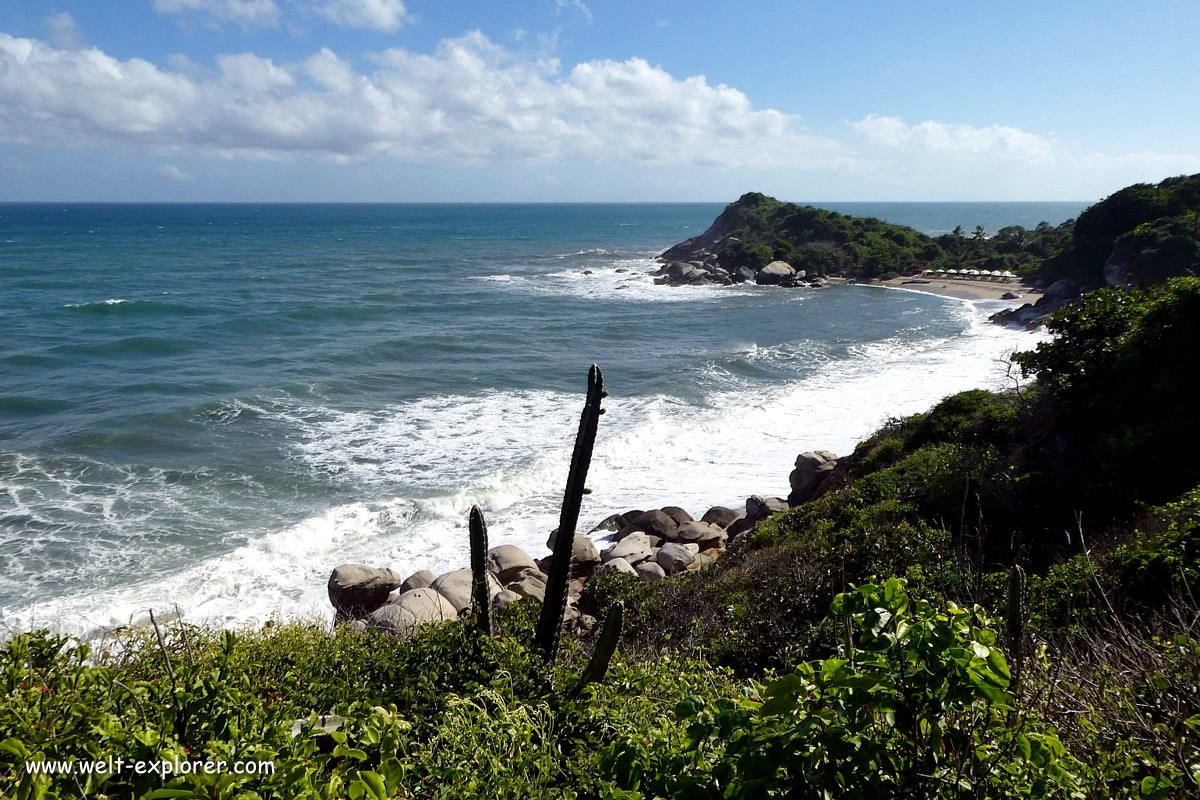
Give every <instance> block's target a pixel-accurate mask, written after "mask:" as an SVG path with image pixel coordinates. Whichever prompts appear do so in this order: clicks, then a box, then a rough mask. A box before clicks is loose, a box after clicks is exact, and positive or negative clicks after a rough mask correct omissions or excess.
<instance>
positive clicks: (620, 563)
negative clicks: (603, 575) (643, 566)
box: [600, 558, 637, 576]
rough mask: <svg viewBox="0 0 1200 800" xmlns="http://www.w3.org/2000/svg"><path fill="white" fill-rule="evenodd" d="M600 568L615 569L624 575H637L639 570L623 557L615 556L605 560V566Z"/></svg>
mask: <svg viewBox="0 0 1200 800" xmlns="http://www.w3.org/2000/svg"><path fill="white" fill-rule="evenodd" d="M600 569H601V571H603V570H609V569H615V570H616V571H617V572H620V573H622V574H624V575H635V576H636V575H637V572H636V571H634V569H633V565H632V564H630V563H629V562H628V561H626V560H625V559H623V558H614V559H612V560H610V561H605V562H604V566H603V567H601V568H600Z"/></svg>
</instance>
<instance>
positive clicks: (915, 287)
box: [860, 278, 1042, 303]
mask: <svg viewBox="0 0 1200 800" xmlns="http://www.w3.org/2000/svg"><path fill="white" fill-rule="evenodd" d="M860 285H862V286H883V287H885V288H888V289H902V290H904V291H909V292H924V293H925V294H933V295H937V296H938V297H949V298H953V299H955V300H969V301H976V300H1010V301H1012V302H1014V303H1015V302H1017V301H1018V300H1020V301H1021V302H1025V303H1032V302H1034V301H1036V300H1037V298H1039V297H1041V296H1042V292H1041V290H1039V289H1035V288H1033V287H1032V286H1030V285H1029V284H1028V283H1026V282H1024V281H1014V282H1012V283H991V282H988V281H976V280H960V279H954V278H930V279H924V278H891V279H889V280H886V281H872V282H871V283H864V284H860ZM1009 292H1011V293H1013V294H1016V295H1018V297H1017V298H1015V299H1014V298H1006V297H1004V295H1005V294H1008V293H1009Z"/></svg>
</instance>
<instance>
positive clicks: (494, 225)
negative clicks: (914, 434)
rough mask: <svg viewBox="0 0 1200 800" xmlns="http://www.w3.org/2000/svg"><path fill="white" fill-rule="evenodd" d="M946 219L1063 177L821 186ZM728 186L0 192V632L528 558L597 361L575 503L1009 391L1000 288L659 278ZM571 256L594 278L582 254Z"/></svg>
mask: <svg viewBox="0 0 1200 800" xmlns="http://www.w3.org/2000/svg"><path fill="white" fill-rule="evenodd" d="M821 205H824V206H825V207H828V208H832V209H834V210H837V211H841V212H843V213H850V214H861V215H871V216H877V217H881V218H884V219H887V220H889V221H892V222H897V223H901V224H907V225H912V226H913V227H916V228H918V229H920V230H923V231H925V232H928V233H935V234H936V233H941V232H945V231H948V230H950V229H952V228H953V227H954V226H955V225H962V227H963V228H964V229H966V230H971V229H972V228H973V227H974V226H975V225H976V224H980V225H983V226H984V228H986V229H988V230H992V231H994V230H996V229H998V228H999V227H1001V226H1003V225H1007V224H1022V225H1025V226H1027V227H1032V226H1033V225H1035V224H1037V223H1038V222H1040V221H1047V222H1050V223H1051V224H1057V223H1059V222H1061V221H1063V220H1065V219H1067V218H1069V217H1072V216H1074V215H1076V214H1077V213H1078V212H1079V211H1080V210H1082V209H1083V208H1084V207H1085V205H1086V204H1085V203H968V204H949V203H881V204H871V203H829V204H821ZM721 209H722V205H720V204H647V205H635V204H628V205H624V204H614V205H608V204H605V205H591V204H579V205H83V204H68V205H62V204H0V330H2V331H3V335H0V632H3V631H8V632H10V633H11V632H14V631H18V630H26V629H29V628H31V627H50V628H53V629H56V630H60V631H65V632H69V633H73V634H76V635H81V636H87V635H92V634H94V633H96V632H97V631H101V630H103V629H105V628H108V627H112V626H117V625H122V624H128V623H140V622H142V621H145V619H146V618H147V614H146V612H147V609H150V608H154V609H156V610H161V611H163V612H164V613H168V612H173V611H174V610H175V609H176V608H178V610H179V611H180V612H181V613H182V614H183V616H184V618H186V619H188V620H191V621H195V622H201V623H208V624H214V625H237V624H241V623H254V622H261V621H263V620H266V619H269V618H272V617H290V616H296V615H302V616H308V615H314V614H316V615H322V616H330V615H331V611H330V609H329V604H328V601H327V599H326V597H325V582H326V580H327V578H328V575H329V572H330V570H332V569H333V567H335V566H336V565H338V564H340V563H344V562H360V563H366V564H371V565H378V566H391V567H393V568H395V569H397V570H398V571H400V572H403V573H405V574H407V573H408V572H411V571H413V570H416V569H422V568H429V569H433V570H435V571H438V570H443V569H449V568H455V567H459V566H465V564H466V560H467V551H468V545H467V535H466V521H467V510H468V509H469V508H470V506H471V505H472V504H473V503H478V504H480V505H481V506H482V507H483V509H484V511H485V514H486V515H487V518H488V523H489V530H490V534H491V540H492V542H493V544H499V543H505V542H510V543H514V544H517V545H520V546H522V547H525V548H526V549H528V550H529V551H530V552H531V553H533V554H534V555H535V556H540V555H542V554H543V553H545V552H547V551H546V549H545V540H546V536H547V534H548V532H549V531H550V530H551V529H552V528H553V527H555V525H556V524H557V517H558V507H559V504H560V502H561V493H562V490H563V486H564V484H565V481H566V474H567V465H568V461H569V457H570V449H571V446H572V443H573V441H574V436H575V431H576V427H577V424H578V416H579V411H580V409H581V407H582V402H583V391H584V388H585V385H586V375H587V369H588V366H589V365H590V364H591V363H592V362H596V363H599V364H600V365H601V367H602V368H603V370H604V374H605V384H606V387H607V389H608V391H609V394H610V396H609V399H608V400H607V401H606V407H607V409H608V413H607V414H606V415H605V416H604V417H603V419H602V420H601V427H600V434H599V439H598V442H597V447H596V452H595V457H594V460H593V463H592V468H591V473H590V477H589V481H588V482H589V485H590V487H591V488H592V490H593V493H592V494H591V495H589V496H588V497H586V498H585V501H584V508H583V514H582V519H581V524H582V525H584V526H586V527H584V528H583V530H586V529H587V527H590V525H591V524H592V523H594V522H596V521H598V520H600V519H602V518H603V517H605V516H607V515H608V514H610V513H612V512H615V511H624V510H628V509H630V508H650V507H659V506H662V505H668V504H670V505H681V506H683V507H685V508H687V509H688V510H689V511H691V512H692V514H694V515H696V516H699V515H700V514H702V513H703V512H704V511H705V510H706V509H707V508H708V507H709V506H710V505H713V504H726V505H731V506H738V505H741V504H742V503H744V500H745V498H746V497H747V496H748V495H750V494H755V493H759V494H771V495H786V494H787V492H788V473H789V471H790V470H791V467H792V462H793V461H794V459H795V456H796V454H797V453H799V452H802V451H805V450H811V449H828V450H833V451H834V452H837V453H839V454H845V453H849V452H850V451H852V450H853V448H854V445H855V443H856V442H858V441H859V440H861V439H862V438H863V437H864V436H866V435H868V434H869V433H870V432H871V431H872V430H874V429H875V428H876V427H878V426H879V425H880V424H881V423H882V422H884V421H886V419H888V418H889V417H890V416H896V415H902V414H908V413H914V412H917V411H922V410H925V409H927V408H928V407H930V406H931V405H932V404H933V403H935V402H936V401H937V400H938V399H940V398H941V397H943V396H945V395H946V394H949V393H952V392H955V391H959V390H963V389H968V388H975V387H987V388H998V387H1003V386H1006V385H1009V380H1010V379H1009V377H1008V376H1007V375H1006V372H1005V367H1004V359H1005V357H1006V356H1007V354H1009V353H1011V352H1012V351H1013V350H1014V349H1025V348H1028V347H1031V346H1033V344H1035V343H1036V341H1037V334H1029V333H1025V332H1021V331H1016V330H1012V329H1005V328H1001V327H998V326H995V325H991V324H989V323H987V321H986V318H987V315H988V314H989V313H991V311H993V310H995V309H996V308H997V307H998V306H997V304H996V303H988V302H980V303H974V304H972V303H967V302H963V301H958V300H949V299H944V298H939V297H934V296H931V295H926V294H921V293H917V292H904V291H894V290H888V289H881V288H876V287H861V286H829V287H824V288H820V289H793V290H781V289H775V288H767V287H755V286H738V287H702V288H700V287H694V288H671V287H664V286H655V285H653V283H652V279H651V277H650V276H649V275H648V274H647V273H648V271H649V270H651V269H653V268H654V264H653V257H654V256H655V255H656V254H657V253H658V252H661V251H662V250H664V249H665V248H667V247H668V246H670V245H672V244H675V243H676V242H678V241H681V240H683V239H685V238H687V237H689V236H692V235H694V234H696V233H699V232H701V231H703V230H704V229H705V228H706V227H707V226H708V225H709V223H710V222H711V221H712V220H713V218H714V217H716V215H717V214H719V213H720V211H721ZM589 273H590V274H589Z"/></svg>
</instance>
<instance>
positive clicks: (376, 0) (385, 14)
mask: <svg viewBox="0 0 1200 800" xmlns="http://www.w3.org/2000/svg"><path fill="white" fill-rule="evenodd" d="M317 12H318V13H319V14H321V16H323V17H325V19H327V20H329V21H330V22H332V23H334V24H336V25H343V26H345V27H347V28H367V29H369V30H377V31H385V32H391V31H394V30H397V29H398V28H399V27H400V26H401V25H403V24H404V21H405V20H406V19H407V17H408V10H407V9H406V8H405V7H404V2H403V0H332V2H325V3H322V4H320V5H318V6H317Z"/></svg>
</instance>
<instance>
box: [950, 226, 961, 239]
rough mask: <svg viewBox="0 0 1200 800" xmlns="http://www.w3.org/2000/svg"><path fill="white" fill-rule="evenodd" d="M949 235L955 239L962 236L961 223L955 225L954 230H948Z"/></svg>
mask: <svg viewBox="0 0 1200 800" xmlns="http://www.w3.org/2000/svg"><path fill="white" fill-rule="evenodd" d="M950 235H951V236H953V237H954V238H955V239H961V238H963V229H962V225H955V226H954V230H952V231H950Z"/></svg>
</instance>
